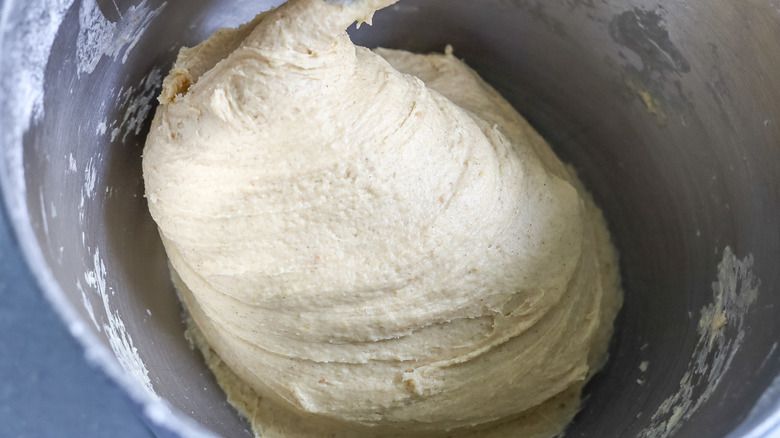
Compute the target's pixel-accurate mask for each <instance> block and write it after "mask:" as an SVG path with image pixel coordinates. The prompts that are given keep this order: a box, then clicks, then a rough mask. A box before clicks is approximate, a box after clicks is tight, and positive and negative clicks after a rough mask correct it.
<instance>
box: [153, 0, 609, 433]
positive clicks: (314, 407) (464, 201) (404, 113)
mask: <svg viewBox="0 0 780 438" xmlns="http://www.w3.org/2000/svg"><path fill="white" fill-rule="evenodd" d="M392 3H394V0H355V1H351V2H350V1H339V2H336V1H331V2H326V1H324V0H291V1H289V2H287V3H285V4H284V5H282V6H281V7H279V8H277V9H274V10H272V11H270V12H267V13H264V14H261V15H259V16H258V17H257V18H256V19H255V20H254V21H252V22H250V23H247V24H245V25H243V26H241V27H240V28H238V29H223V30H220V31H218V32H217V33H216V34H215V35H213V36H212V37H211V38H209V39H208V40H206V41H205V42H203V43H201V44H200V45H198V46H196V47H193V48H191V49H183V50H182V51H181V53H180V54H179V58H178V60H177V62H176V65H175V66H174V68H173V69H172V71H171V73H170V75H169V76H168V77H167V78H166V79H165V82H164V87H163V91H162V95H161V97H160V101H161V105H160V107H159V108H158V109H157V113H156V116H155V118H154V122H153V125H152V128H151V132H150V134H149V136H148V139H147V143H146V147H145V149H144V159H143V173H144V180H145V184H146V196H147V199H148V202H149V209H150V211H151V214H152V217H153V218H154V220H155V221H156V222H157V224H158V226H159V229H160V234H161V236H162V240H163V243H164V245H165V248H166V250H167V253H168V256H169V258H170V263H171V266H172V268H173V270H174V273H175V277H176V278H178V279H179V281H178V288H179V292H180V295H181V298H182V300H183V302H184V304H185V305H186V308H187V309H188V311H189V314H190V315H191V318H192V321H193V322H194V330H195V332H196V337H197V338H198V339H200V340H201V344H200V345H201V347H202V349H203V351H204V353H205V354H206V356H207V358H208V359H209V362H210V364H211V366H212V367H213V368H214V369H215V371H216V372H217V375H218V377H219V379H220V382H221V384H222V385H223V387H224V388H225V390H226V392H227V393H228V395H229V397H231V400H232V401H233V402H234V403H235V404H236V405H237V406H238V407H239V408H240V409H241V410H242V411H243V412H244V414H245V415H246V416H247V417H249V419H250V420H251V421H252V422H253V426H254V428H255V431H256V433H257V434H258V435H261V436H285V437H292V436H301V437H303V436H339V437H349V436H399V435H400V436H425V437H428V436H437V435H442V436H445V435H446V436H473V435H475V434H481V436H520V435H518V434H519V433H523V434H524V435H523V436H526V437H531V436H550V435H552V434H554V433H557V432H559V431H560V430H561V429H562V428H563V427H565V425H566V423H567V422H569V421H570V420H571V418H572V417H573V415H574V413H576V411H577V409H578V405H579V397H580V392H581V389H582V386H583V385H584V383H585V382H586V381H587V380H588V378H589V377H590V376H591V375H592V374H593V373H594V372H595V371H596V370H598V369H599V368H600V366H601V365H602V363H603V361H604V360H605V357H606V347H607V343H608V340H609V337H610V334H611V327H612V322H613V319H614V317H615V314H616V312H617V310H618V308H619V307H620V300H621V294H620V290H619V281H618V273H617V263H616V254H615V252H614V250H613V248H612V246H611V245H610V242H609V235H608V233H607V231H606V226H605V223H604V221H603V219H602V217H601V214H600V212H599V210H598V209H597V208H596V207H595V206H594V204H593V202H592V200H591V198H590V196H589V195H588V194H587V192H586V191H585V190H584V189H583V188H582V186H581V184H580V182H579V181H578V180H577V178H576V177H575V175H574V174H573V172H571V171H570V170H569V169H568V168H567V167H566V166H564V165H563V164H562V163H561V162H560V161H559V159H558V158H557V157H556V156H555V155H554V154H553V152H552V150H551V149H550V148H549V146H548V145H547V144H546V143H545V141H544V140H543V139H542V138H541V137H540V136H539V135H538V134H537V133H536V132H535V131H534V130H533V129H532V128H531V127H530V126H529V125H528V123H527V122H526V121H525V120H524V119H523V118H522V117H521V116H520V115H519V114H518V113H517V112H516V111H515V110H514V109H513V108H512V107H511V106H510V104H509V103H507V102H506V101H505V100H504V99H503V98H502V97H501V96H500V95H499V94H498V93H496V91H495V90H493V89H492V88H491V87H490V86H488V85H487V84H486V83H485V82H484V81H483V80H482V79H481V78H480V77H479V76H478V75H477V74H476V73H475V72H474V71H473V70H471V69H470V68H468V67H467V66H466V65H465V64H464V63H463V62H461V61H459V60H458V59H456V58H455V57H454V56H453V55H452V50H451V49H449V48H448V50H447V53H445V54H433V55H417V54H412V53H408V52H403V51H396V50H387V49H377V50H374V51H371V50H368V49H365V48H362V47H356V46H355V45H353V44H352V42H351V41H350V39H349V37H348V36H347V34H346V32H345V29H346V28H347V27H348V26H349V25H350V24H351V23H353V22H355V21H356V20H357V21H368V20H370V17H371V15H372V14H373V12H374V11H375V10H376V9H378V8H381V7H384V6H387V5H389V4H392Z"/></svg>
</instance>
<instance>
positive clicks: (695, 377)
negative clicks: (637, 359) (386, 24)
mask: <svg viewBox="0 0 780 438" xmlns="http://www.w3.org/2000/svg"><path fill="white" fill-rule="evenodd" d="M759 284H760V281H759V280H758V279H757V278H756V277H755V276H754V275H753V256H752V255H748V256H747V257H745V258H744V259H743V260H739V259H738V258H737V257H736V256H735V255H734V253H733V252H732V251H731V248H729V247H728V246H727V247H726V248H725V249H724V250H723V259H722V260H721V262H720V264H718V278H717V281H715V282H714V283H713V284H712V289H713V300H712V303H710V304H709V305H707V306H705V307H704V308H702V309H701V317H700V319H699V326H698V334H699V340H698V342H697V344H696V347H695V349H694V353H693V356H692V357H691V361H690V363H689V364H688V371H686V373H685V374H684V375H683V377H682V379H681V380H680V389H679V390H678V391H677V392H676V393H675V394H673V395H672V396H670V397H668V398H667V399H666V400H664V402H663V403H661V405H660V406H659V407H658V409H657V410H656V412H655V414H653V417H652V419H651V423H650V425H649V426H648V427H647V428H646V429H645V430H643V431H642V433H641V434H640V435H639V436H640V437H642V438H662V437H668V436H671V435H673V434H674V433H675V432H676V431H677V430H678V429H679V428H680V427H681V426H682V423H683V422H684V421H685V420H687V419H688V418H690V417H691V416H692V415H693V414H694V413H695V412H696V410H698V409H699V407H700V406H702V405H703V404H704V403H705V402H707V400H709V398H710V397H711V396H712V394H713V393H714V392H715V390H716V389H717V387H718V385H719V384H720V382H721V380H722V378H723V376H724V375H725V374H726V371H727V370H728V369H729V365H730V364H731V361H732V359H733V358H734V356H735V355H736V353H737V351H738V350H739V348H740V346H741V345H742V341H743V339H744V337H745V328H744V320H745V315H746V314H747V312H748V310H749V308H750V306H751V304H753V302H755V300H756V298H757V297H758V286H759Z"/></svg>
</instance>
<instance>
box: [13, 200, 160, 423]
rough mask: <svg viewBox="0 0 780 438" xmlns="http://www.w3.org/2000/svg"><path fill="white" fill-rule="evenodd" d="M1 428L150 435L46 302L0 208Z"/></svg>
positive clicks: (122, 395)
mask: <svg viewBox="0 0 780 438" xmlns="http://www.w3.org/2000/svg"><path fill="white" fill-rule="evenodd" d="M0 333H1V334H0V436H2V437H7V438H45V437H78V438H91V437H112V438H124V437H133V438H149V437H153V434H152V433H151V432H150V431H149V429H148V428H147V427H146V426H145V424H144V421H143V420H142V419H141V417H140V416H139V414H138V409H137V408H136V407H135V406H134V405H133V403H132V402H131V401H130V400H129V399H128V398H127V397H126V396H125V395H124V394H123V393H122V391H121V390H120V389H119V388H118V387H117V386H116V385H114V384H113V382H111V381H110V380H109V379H108V378H107V377H106V376H105V375H104V374H103V373H102V372H101V371H99V370H97V369H96V368H94V367H93V366H92V365H90V364H89V363H88V362H87V361H86V359H85V358H84V355H83V354H82V351H81V347H80V346H79V345H78V344H77V343H76V341H75V340H74V339H73V338H71V336H70V334H68V332H67V330H66V329H65V326H64V325H63V324H62V322H61V321H60V318H59V316H58V315H56V314H55V312H54V311H53V310H52V308H51V307H50V306H49V303H48V302H46V299H45V298H44V297H43V295H42V293H41V291H40V290H39V289H38V287H37V285H36V284H35V280H34V279H33V278H32V276H31V274H30V272H29V270H28V268H27V266H26V265H25V263H24V261H23V260H22V258H21V255H20V254H19V251H18V249H17V247H16V244H15V241H14V237H13V235H12V233H11V230H10V229H9V225H8V221H7V218H5V217H4V216H3V214H2V213H0Z"/></svg>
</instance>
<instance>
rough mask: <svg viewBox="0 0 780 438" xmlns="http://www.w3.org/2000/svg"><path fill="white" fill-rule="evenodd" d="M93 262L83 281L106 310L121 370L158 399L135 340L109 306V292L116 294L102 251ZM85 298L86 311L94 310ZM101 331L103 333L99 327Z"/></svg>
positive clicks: (106, 327)
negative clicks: (107, 276) (107, 272)
mask: <svg viewBox="0 0 780 438" xmlns="http://www.w3.org/2000/svg"><path fill="white" fill-rule="evenodd" d="M92 261H93V263H94V265H93V269H91V270H88V271H87V272H85V273H84V280H85V281H86V283H87V285H88V286H89V287H91V288H92V289H93V291H94V292H96V293H97V294H98V296H99V297H100V299H101V301H102V302H103V310H104V311H105V314H106V319H105V322H104V323H103V326H102V329H103V332H104V333H105V335H106V338H107V339H108V342H109V344H110V345H111V350H112V351H113V352H114V355H115V356H116V358H117V360H118V361H119V364H120V365H121V366H122V368H123V369H124V370H125V371H126V372H127V373H128V374H130V375H131V376H132V377H133V379H134V380H135V381H136V382H138V383H140V384H141V386H142V387H143V388H144V389H145V390H146V392H147V393H148V394H149V395H151V396H152V397H154V398H157V399H159V396H158V395H157V394H156V393H155V392H154V388H153V387H152V382H151V380H149V370H148V369H147V368H146V365H145V364H144V362H143V360H141V357H140V356H139V354H138V349H137V348H136V347H135V345H134V344H133V338H132V337H130V334H129V333H127V329H126V328H125V323H124V321H122V318H120V316H119V312H117V311H114V310H112V309H111V306H110V305H109V301H108V294H109V292H110V293H111V294H112V295H113V293H114V291H113V290H111V288H110V287H107V285H106V265H105V263H104V262H103V259H102V258H101V257H100V249H99V248H96V249H95V251H94V253H93V259H92ZM79 286H80V282H79ZM82 298H83V299H84V302H85V303H84V304H85V307H87V308H88V309H91V308H92V305H91V303H90V302H89V300H88V299H87V298H86V294H84V292H83V290H82ZM90 317H91V318H92V320H93V322H95V323H96V325H97V322H96V320H95V318H94V315H93V314H92V313H91V314H90ZM98 329H100V327H99V328H98Z"/></svg>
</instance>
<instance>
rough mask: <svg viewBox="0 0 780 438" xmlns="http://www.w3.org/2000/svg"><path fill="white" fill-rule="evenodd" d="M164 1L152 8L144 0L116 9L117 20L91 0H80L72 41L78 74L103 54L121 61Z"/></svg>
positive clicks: (123, 60)
mask: <svg viewBox="0 0 780 438" xmlns="http://www.w3.org/2000/svg"><path fill="white" fill-rule="evenodd" d="M166 4H167V2H163V3H162V5H160V6H159V7H157V8H156V9H152V8H151V7H149V6H148V5H147V4H146V0H143V1H142V2H141V3H139V4H138V5H135V6H130V7H129V8H128V9H127V10H126V11H125V12H123V13H122V12H119V10H117V12H118V13H119V17H120V18H119V21H117V22H112V21H110V20H108V19H107V18H106V17H105V16H104V15H103V12H101V11H100V7H99V6H98V4H97V2H96V1H95V0H84V1H83V2H82V3H81V7H80V8H79V26H80V28H79V36H78V39H77V41H76V59H77V61H78V74H79V76H81V75H82V74H84V73H86V74H89V73H92V72H93V71H94V70H95V67H97V65H98V63H99V62H100V60H101V59H102V58H103V56H108V57H110V58H113V59H114V61H117V60H121V62H122V63H123V64H124V63H125V61H127V57H128V56H129V55H130V52H131V51H132V50H133V47H135V45H136V44H137V43H138V41H139V40H140V39H141V36H142V35H143V34H144V31H146V29H147V28H148V27H149V24H151V22H152V19H154V17H156V16H157V15H159V14H160V11H162V9H163V8H164V7H165V6H166Z"/></svg>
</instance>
